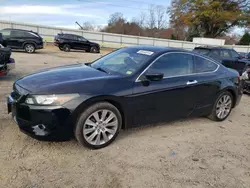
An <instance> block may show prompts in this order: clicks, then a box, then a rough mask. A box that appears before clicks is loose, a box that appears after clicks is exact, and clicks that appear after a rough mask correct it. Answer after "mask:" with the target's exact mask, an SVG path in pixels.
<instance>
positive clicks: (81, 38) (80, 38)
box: [78, 37, 87, 41]
mask: <svg viewBox="0 0 250 188" xmlns="http://www.w3.org/2000/svg"><path fill="white" fill-rule="evenodd" d="M78 40H79V41H87V40H86V39H85V38H83V37H78Z"/></svg>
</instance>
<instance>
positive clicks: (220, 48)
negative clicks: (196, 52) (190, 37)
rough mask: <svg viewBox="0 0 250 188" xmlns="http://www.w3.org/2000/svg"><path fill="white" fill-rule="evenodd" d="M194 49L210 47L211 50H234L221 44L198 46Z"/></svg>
mask: <svg viewBox="0 0 250 188" xmlns="http://www.w3.org/2000/svg"><path fill="white" fill-rule="evenodd" d="M194 49H209V50H232V48H225V47H221V46H198V47H195V48H194Z"/></svg>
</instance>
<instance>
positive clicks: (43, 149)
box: [0, 47, 250, 188]
mask: <svg viewBox="0 0 250 188" xmlns="http://www.w3.org/2000/svg"><path fill="white" fill-rule="evenodd" d="M102 53H106V52H102ZM99 56H100V54H89V53H84V52H70V53H64V52H60V51H59V50H58V49H56V48H52V47H49V48H46V49H44V50H41V51H38V52H37V53H36V54H26V53H23V52H13V55H12V57H14V58H15V60H16V69H15V70H14V71H12V72H11V73H10V74H9V75H8V76H7V77H2V78H0V86H1V89H0V187H3V188H5V187H11V188H12V187H23V188H40V187H41V188H42V187H45V188H47V187H55V188H57V187H58V188H59V187H74V188H80V187H108V188H110V187H114V188H118V187H136V188H139V187H143V188H145V187H157V188H158V187H164V188H166V187H168V188H170V187H176V188H178V187H185V188H187V187H190V188H191V187H192V188H194V187H195V188H196V187H197V188H198V187H216V188H217V187H225V188H241V187H250V96H247V95H245V96H243V98H242V101H241V103H240V105H239V106H238V107H237V108H236V109H234V110H233V112H232V114H231V115H230V117H229V118H228V119H227V120H226V121H224V122H222V123H218V122H212V121H210V120H208V119H206V118H196V119H188V120H181V121H176V122H170V123H165V124H161V125H151V126H146V127H143V128H142V127H141V128H136V129H130V130H126V131H122V132H121V133H120V135H119V136H118V138H117V140H116V141H115V142H114V143H113V144H111V145H110V146H108V147H106V148H104V149H101V150H90V149H87V148H85V147H81V146H80V145H79V144H78V143H77V142H76V141H75V140H72V141H69V142H61V143H54V142H39V141H36V140H34V139H32V138H30V137H28V136H26V135H24V134H23V133H21V132H20V131H19V129H18V127H17V125H16V124H15V123H13V121H12V120H11V118H10V115H8V114H7V113H6V111H7V109H6V104H5V100H6V96H7V95H8V93H9V92H11V89H12V84H13V82H14V80H15V79H17V78H19V77H21V76H23V75H26V74H29V73H31V72H33V71H37V70H39V69H43V68H47V67H54V66H59V65H66V64H72V63H75V62H77V61H79V62H87V61H90V60H93V59H96V58H98V57H99Z"/></svg>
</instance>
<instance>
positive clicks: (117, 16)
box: [108, 12, 125, 25]
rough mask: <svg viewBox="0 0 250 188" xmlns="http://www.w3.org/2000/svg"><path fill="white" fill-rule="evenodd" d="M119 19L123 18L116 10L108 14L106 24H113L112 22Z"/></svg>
mask: <svg viewBox="0 0 250 188" xmlns="http://www.w3.org/2000/svg"><path fill="white" fill-rule="evenodd" d="M121 20H125V19H124V18H123V14H122V13H120V12H116V13H114V14H111V15H110V17H109V20H108V24H109V25H114V24H116V23H118V22H120V21H121Z"/></svg>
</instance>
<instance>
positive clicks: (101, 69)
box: [96, 67, 109, 74]
mask: <svg viewBox="0 0 250 188" xmlns="http://www.w3.org/2000/svg"><path fill="white" fill-rule="evenodd" d="M96 70H99V71H102V72H105V73H107V74H109V72H108V71H106V70H105V69H103V68H101V67H98V68H96Z"/></svg>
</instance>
